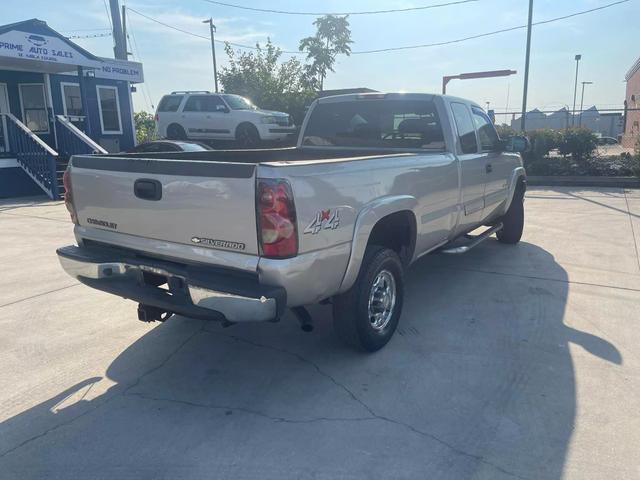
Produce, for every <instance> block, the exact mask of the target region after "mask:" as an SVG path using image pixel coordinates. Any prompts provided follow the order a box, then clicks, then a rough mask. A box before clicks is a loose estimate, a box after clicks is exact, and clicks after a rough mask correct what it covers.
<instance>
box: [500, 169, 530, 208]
mask: <svg viewBox="0 0 640 480" xmlns="http://www.w3.org/2000/svg"><path fill="white" fill-rule="evenodd" d="M526 190H527V174H526V172H525V170H524V167H516V168H514V169H513V172H511V178H510V179H509V192H508V194H507V199H506V201H505V202H504V207H503V208H502V212H501V215H502V214H505V213H506V212H507V210H509V207H510V206H511V202H513V199H514V198H516V195H522V196H524V194H525V192H526Z"/></svg>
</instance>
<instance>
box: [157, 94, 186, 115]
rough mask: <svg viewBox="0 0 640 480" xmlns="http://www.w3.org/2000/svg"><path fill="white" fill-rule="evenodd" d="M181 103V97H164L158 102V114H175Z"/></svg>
mask: <svg viewBox="0 0 640 480" xmlns="http://www.w3.org/2000/svg"><path fill="white" fill-rule="evenodd" d="M181 102H182V95H166V96H164V97H162V100H160V104H159V105H158V111H159V112H177V111H178V108H179V107H180V103H181Z"/></svg>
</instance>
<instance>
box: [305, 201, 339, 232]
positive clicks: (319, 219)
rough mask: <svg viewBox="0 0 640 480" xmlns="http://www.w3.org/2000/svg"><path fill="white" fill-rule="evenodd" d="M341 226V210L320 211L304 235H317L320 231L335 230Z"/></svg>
mask: <svg viewBox="0 0 640 480" xmlns="http://www.w3.org/2000/svg"><path fill="white" fill-rule="evenodd" d="M339 226H340V210H339V209H337V208H336V209H334V210H331V209H327V210H320V211H319V212H318V213H316V216H315V217H314V218H313V220H312V221H311V223H310V224H309V225H307V228H305V229H304V231H303V233H305V234H307V233H310V234H311V235H315V234H317V233H318V232H319V231H320V230H335V229H336V228H338V227H339Z"/></svg>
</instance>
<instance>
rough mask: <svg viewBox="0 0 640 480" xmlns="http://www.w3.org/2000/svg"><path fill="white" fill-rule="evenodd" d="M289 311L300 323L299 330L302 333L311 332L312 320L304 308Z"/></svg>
mask: <svg viewBox="0 0 640 480" xmlns="http://www.w3.org/2000/svg"><path fill="white" fill-rule="evenodd" d="M291 311H292V312H293V314H294V315H295V316H296V318H297V319H298V322H300V328H301V329H302V331H303V332H307V333H309V332H313V320H312V319H311V314H309V311H308V310H307V309H306V308H305V307H293V308H292V309H291Z"/></svg>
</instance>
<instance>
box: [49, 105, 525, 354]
mask: <svg viewBox="0 0 640 480" xmlns="http://www.w3.org/2000/svg"><path fill="white" fill-rule="evenodd" d="M527 145H528V142H527V140H526V139H525V138H523V137H513V138H511V139H509V140H502V139H500V138H499V136H498V134H497V133H496V130H495V128H494V126H493V124H492V122H491V121H490V119H489V118H488V116H487V115H486V114H485V112H484V111H483V110H482V109H481V108H480V107H479V106H478V105H477V104H475V103H473V102H470V101H467V100H463V99H460V98H455V97H450V96H441V95H429V94H406V93H402V94H401V93H390V94H377V93H376V94H358V95H340V96H334V97H325V98H321V99H318V100H316V101H314V102H313V104H312V105H311V106H310V108H309V111H308V113H307V116H306V118H305V120H304V122H303V125H302V128H301V131H300V135H299V138H298V143H297V146H296V147H292V148H279V149H263V150H235V151H234V150H229V151H224V150H218V151H203V152H177V153H176V152H169V153H143V154H114V155H76V156H74V157H73V158H72V159H71V161H70V164H69V167H68V170H67V171H66V173H65V176H64V184H65V188H66V193H65V203H66V206H67V208H68V210H69V212H70V215H71V219H72V221H73V222H74V223H75V227H74V232H75V237H76V240H77V246H76V245H73V246H67V247H62V248H60V249H58V251H57V253H58V256H59V259H60V262H61V264H62V267H63V268H64V269H65V270H66V271H67V272H68V273H69V274H70V275H71V276H72V277H75V278H77V279H78V280H79V281H80V282H82V283H84V284H86V285H88V286H90V287H93V288H96V289H99V290H103V291H105V292H109V293H112V294H114V295H118V296H121V297H124V298H128V299H131V300H134V301H136V302H138V303H139V306H138V316H139V318H140V319H141V320H147V321H151V320H160V321H163V320H165V319H167V318H168V317H169V316H171V314H174V313H175V314H180V315H184V316H189V317H195V318H200V319H213V320H219V321H221V322H222V323H223V325H231V324H234V323H237V322H248V321H278V320H279V319H280V318H281V317H282V316H283V314H284V312H285V311H286V309H291V310H293V312H294V313H295V314H296V316H297V317H298V319H299V320H300V321H301V324H302V327H303V329H305V330H310V329H312V322H311V321H312V319H311V317H310V315H309V314H308V312H307V310H306V309H305V306H308V305H312V304H315V303H331V304H332V306H333V323H334V329H335V331H336V332H337V334H338V336H339V337H341V338H342V339H343V340H344V341H346V342H347V343H348V344H350V345H353V346H355V347H356V348H359V349H361V350H365V351H375V350H378V349H379V348H381V347H383V346H384V345H385V344H386V343H387V342H388V341H389V339H390V338H391V336H392V335H393V333H394V331H395V330H396V327H397V325H398V321H399V319H400V314H401V310H402V304H403V296H404V279H403V272H404V271H405V269H406V268H407V267H408V266H409V265H411V264H412V263H413V262H415V261H416V260H417V259H418V258H420V257H421V256H423V255H425V254H427V253H430V252H435V251H440V252H445V253H463V252H465V251H467V250H468V249H469V248H471V247H473V246H475V245H477V244H478V243H480V241H482V240H484V239H486V238H488V237H489V236H490V235H492V234H494V233H495V234H496V236H497V239H498V240H499V241H500V242H503V243H505V244H514V243H517V242H518V241H519V240H520V237H521V235H522V229H523V224H524V206H523V199H524V193H525V188H526V176H525V170H524V168H523V165H522V159H521V157H520V154H519V152H522V151H524V150H525V149H526V148H527ZM482 226H486V230H484V231H483V233H481V234H479V235H476V236H471V235H469V233H470V232H472V231H474V230H476V229H478V228H479V227H482ZM461 241H462V244H461ZM454 242H455V243H454ZM508 253H509V250H505V255H507V254H508Z"/></svg>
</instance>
